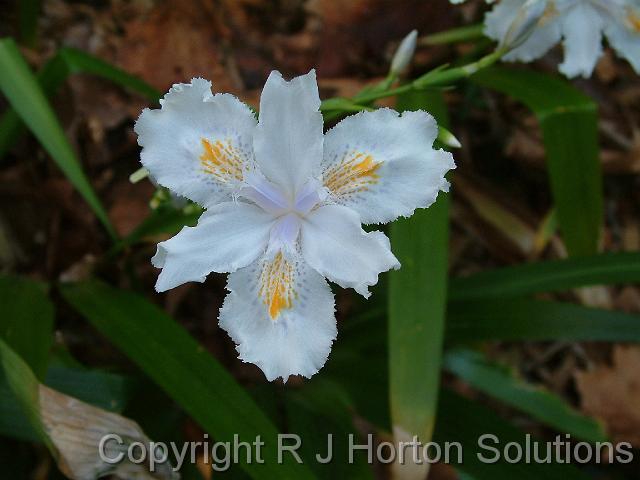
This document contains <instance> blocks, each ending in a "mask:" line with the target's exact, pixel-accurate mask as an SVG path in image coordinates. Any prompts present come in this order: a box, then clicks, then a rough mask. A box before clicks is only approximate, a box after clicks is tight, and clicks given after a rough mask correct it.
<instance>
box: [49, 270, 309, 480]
mask: <svg viewBox="0 0 640 480" xmlns="http://www.w3.org/2000/svg"><path fill="white" fill-rule="evenodd" d="M61 292H62V295H63V297H64V298H65V299H66V300H67V301H68V302H69V303H70V304H71V305H72V306H73V307H74V308H75V309H76V310H78V312H80V313H81V314H82V315H83V316H84V317H85V318H86V319H87V320H88V321H89V322H91V324H92V325H93V326H95V327H96V328H97V329H98V330H99V331H100V332H101V333H102V334H103V335H105V336H106V337H107V338H108V339H109V340H110V341H111V342H113V343H114V345H116V346H117V347H118V348H120V349H121V350H122V351H123V352H124V353H125V354H126V355H127V356H128V357H129V358H131V359H132V360H133V361H134V362H135V363H136V364H137V365H138V366H139V367H140V368H141V369H142V370H143V371H144V372H145V373H146V374H147V375H149V377H150V378H151V379H153V381H154V382H155V383H157V384H158V385H160V386H161V387H162V388H163V389H164V390H165V391H166V392H167V394H169V396H171V397H172V398H173V399H174V400H175V401H176V402H178V403H179V404H180V405H181V406H182V407H183V408H184V410H185V411H186V412H187V413H189V414H190V415H191V416H192V417H193V418H194V420H196V421H197V422H198V423H200V425H202V427H203V428H204V429H205V430H206V431H207V432H209V433H210V434H211V435H212V436H214V437H215V438H216V439H217V440H218V441H233V439H234V435H238V438H239V440H240V441H247V442H249V443H251V442H253V441H254V440H255V439H256V437H257V436H258V435H260V437H261V439H262V440H263V441H264V442H265V446H264V448H263V458H264V464H258V463H256V462H253V463H250V464H249V463H246V458H244V456H241V458H240V461H242V462H243V463H242V464H241V466H242V467H243V468H244V469H245V471H246V472H247V473H249V474H250V475H251V476H252V477H253V478H291V479H294V478H295V479H299V478H312V477H313V475H312V473H311V472H310V471H309V469H308V467H307V466H306V465H299V464H297V463H295V461H294V460H293V459H292V458H291V457H290V456H287V455H285V456H284V463H283V464H282V465H278V463H277V451H276V449H277V440H276V436H277V433H278V432H277V430H276V428H275V427H274V425H273V424H272V423H271V422H270V421H269V419H268V418H267V417H266V416H265V415H264V413H263V412H262V411H261V410H260V408H259V407H258V406H257V405H256V404H255V402H254V401H253V400H252V399H251V397H250V396H249V395H248V394H247V392H246V391H245V390H244V389H243V388H242V387H240V386H239V385H238V384H237V383H236V381H235V380H234V378H233V377H232V376H231V375H230V374H229V373H228V372H227V371H226V369H225V368H224V367H223V366H222V365H220V364H219V363H218V362H217V361H216V360H215V359H214V358H213V357H212V356H211V355H210V354H209V353H207V352H206V350H205V349H204V348H203V347H202V346H201V345H199V344H198V343H197V342H196V341H195V340H194V339H193V338H192V337H191V336H190V335H189V334H188V333H187V332H186V331H185V330H184V329H183V328H182V327H181V326H179V325H178V324H177V323H176V322H175V321H174V320H173V319H172V318H170V317H169V316H168V315H167V314H166V313H164V312H163V311H162V310H160V309H159V308H158V307H156V306H155V305H153V304H151V303H149V302H147V301H146V300H145V299H144V298H142V297H140V296H138V295H135V294H133V293H131V292H125V291H121V290H117V289H115V288H113V287H110V286H108V285H107V284H105V283H102V282H98V281H90V282H85V283H78V284H73V285H72V284H69V285H64V286H62V287H61Z"/></svg>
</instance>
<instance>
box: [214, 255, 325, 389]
mask: <svg viewBox="0 0 640 480" xmlns="http://www.w3.org/2000/svg"><path fill="white" fill-rule="evenodd" d="M227 289H228V290H229V292H230V293H229V294H228V295H227V298H226V299H225V301H224V305H223V306H222V309H221V310H220V326H221V327H222V328H223V329H225V330H226V331H227V332H228V333H229V335H230V336H231V338H232V339H233V341H234V342H235V343H236V344H237V349H238V353H239V355H240V359H241V360H243V361H245V362H250V363H254V364H256V365H257V366H258V367H260V368H261V369H262V371H263V372H264V374H265V376H266V377H267V379H268V380H275V379H276V378H278V377H282V379H283V380H284V381H285V382H286V381H287V379H288V378H289V376H291V375H303V376H305V377H311V376H312V375H313V374H314V373H316V372H317V371H318V370H319V369H320V368H322V366H323V365H324V363H325V362H326V360H327V357H328V356H329V352H330V351H331V344H332V343H333V341H334V340H335V338H336V334H337V330H336V320H335V316H334V301H333V294H332V293H331V290H330V288H329V286H328V285H327V282H326V281H325V280H324V278H322V276H320V275H319V274H318V273H317V272H315V271H314V270H313V269H311V268H310V267H309V266H307V265H306V264H305V263H304V262H302V261H301V260H300V259H299V258H293V257H290V256H286V255H283V254H282V253H278V254H276V255H275V256H273V257H272V258H270V259H269V258H267V257H263V258H261V259H260V260H258V261H256V262H254V263H253V264H251V265H250V266H248V267H245V268H243V269H241V270H238V271H237V272H235V273H232V274H231V275H229V282H228V284H227Z"/></svg>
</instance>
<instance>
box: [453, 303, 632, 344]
mask: <svg viewBox="0 0 640 480" xmlns="http://www.w3.org/2000/svg"><path fill="white" fill-rule="evenodd" d="M481 340H526V341H536V340H571V341H606V342H638V341H640V316H637V315H629V314H627V313H621V312H614V311H609V310H600V309H596V308H588V307H583V306H580V305H574V304H572V303H562V302H551V301H542V300H531V299H523V298H505V299H501V300H500V301H496V300H495V299H487V300H469V301H466V302H452V303H450V304H449V308H448V316H447V341H448V342H450V343H454V342H467V341H481Z"/></svg>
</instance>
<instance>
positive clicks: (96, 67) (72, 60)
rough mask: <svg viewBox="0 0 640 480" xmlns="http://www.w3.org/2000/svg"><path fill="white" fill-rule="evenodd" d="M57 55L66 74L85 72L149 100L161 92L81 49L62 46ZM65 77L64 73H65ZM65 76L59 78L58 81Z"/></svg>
mask: <svg viewBox="0 0 640 480" xmlns="http://www.w3.org/2000/svg"><path fill="white" fill-rule="evenodd" d="M58 55H59V56H60V57H61V58H62V59H63V60H64V62H65V64H66V66H67V70H68V74H67V75H69V74H74V73H87V74H90V75H95V76H97V77H101V78H103V79H105V80H109V81H111V82H113V83H115V84H116V85H120V86H121V87H124V88H128V89H130V90H132V91H134V92H136V93H139V94H140V95H142V96H144V97H146V98H147V99H148V100H149V101H151V102H157V101H158V100H160V97H161V96H162V94H161V93H160V92H159V91H158V90H156V89H155V88H153V87H152V86H151V85H149V84H148V83H147V82H145V81H144V80H142V79H140V78H138V77H136V76H135V75H131V74H130V73H127V72H125V71H124V70H122V69H120V68H118V67H114V66H113V65H111V64H110V63H107V62H105V61H104V60H101V59H99V58H98V57H94V56H93V55H90V54H88V53H86V52H83V51H82V50H77V49H75V48H70V47H64V48H61V49H60V50H59V51H58ZM65 77H66V75H65ZM65 79H66V78H62V79H60V82H61V81H63V80H65Z"/></svg>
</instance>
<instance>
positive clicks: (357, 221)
mask: <svg viewBox="0 0 640 480" xmlns="http://www.w3.org/2000/svg"><path fill="white" fill-rule="evenodd" d="M160 104H161V108H160V109H156V110H150V109H145V110H144V111H143V112H142V114H141V115H140V118H139V119H138V121H137V122H136V125H135V131H136V133H137V134H138V142H139V144H140V145H141V146H142V153H141V160H142V164H143V165H144V166H145V167H146V168H147V169H148V170H149V172H150V175H152V176H153V178H154V179H155V180H156V181H157V182H158V183H159V184H160V185H162V186H164V187H166V188H168V189H170V190H171V191H172V192H174V193H176V194H178V195H181V196H184V197H186V198H189V199H191V200H192V201H194V202H196V203H198V204H200V205H202V206H203V207H204V208H205V211H204V213H203V214H202V216H201V217H200V219H199V221H198V224H197V226H195V227H184V228H183V229H182V230H181V231H180V232H179V233H178V234H177V235H176V236H174V237H173V238H171V239H169V240H167V241H164V242H162V243H160V244H159V245H158V248H157V252H156V254H155V256H154V257H153V259H152V263H153V265H155V266H156V267H159V268H161V269H162V271H161V273H160V275H159V277H158V280H157V283H156V290H157V291H159V292H162V291H165V290H169V289H171V288H174V287H177V286H178V285H181V284H183V283H185V282H192V281H194V282H203V281H204V280H205V277H206V276H207V275H208V274H209V273H211V272H223V273H224V272H229V273H230V275H229V279H228V283H227V289H228V291H229V294H228V295H227V297H226V299H225V301H224V304H223V306H222V309H221V310H220V315H219V321H220V326H221V327H222V328H223V329H225V330H226V331H227V332H228V333H229V335H230V336H231V338H232V339H233V340H234V342H235V343H236V344H237V349H238V352H239V356H240V358H241V359H242V360H243V361H245V362H251V363H255V364H256V365H258V366H259V367H260V368H261V369H262V371H263V372H264V374H265V375H266V377H267V378H268V379H269V380H274V379H276V378H278V377H282V378H283V379H284V380H285V381H286V380H287V378H288V377H289V376H290V375H296V374H299V375H303V376H306V377H310V376H311V375H313V374H314V373H316V372H317V371H318V370H319V369H320V368H321V367H322V366H323V364H324V363H325V361H326V359H327V357H328V355H329V351H330V350H331V345H332V343H333V341H334V339H335V337H336V320H335V316H334V299H333V294H332V292H331V289H330V288H329V285H328V284H327V282H326V280H325V278H326V279H328V280H330V281H332V282H335V283H337V284H338V285H340V286H342V287H345V288H347V287H350V288H354V289H355V290H356V291H357V292H358V293H360V294H362V295H364V296H365V297H367V296H369V292H368V287H370V286H372V285H375V284H376V283H377V281H378V275H379V274H380V273H381V272H385V271H387V270H389V269H392V268H393V269H397V268H399V267H400V264H399V263H398V260H397V259H396V257H395V256H394V255H393V253H392V252H391V249H390V245H389V239H388V238H387V237H386V236H385V235H384V234H383V233H382V232H378V231H373V232H370V233H367V232H365V231H364V230H363V229H362V227H361V223H365V224H372V223H386V222H390V221H392V220H394V219H396V218H397V217H399V216H410V215H411V214H412V213H413V212H414V210H415V209H416V208H424V207H428V206H429V205H431V204H432V203H433V202H434V201H435V199H436V196H437V195H438V192H439V191H440V190H443V191H446V190H447V189H448V186H449V184H448V182H447V181H446V179H445V177H444V175H445V173H446V172H447V171H448V170H450V169H452V168H455V165H454V163H453V158H452V156H451V154H450V153H448V152H445V151H443V150H434V149H433V142H434V140H435V138H436V136H437V125H436V122H435V120H434V119H433V117H432V116H431V115H429V114H428V113H426V112H423V111H417V112H406V113H404V114H402V115H400V114H398V113H397V112H395V111H393V110H390V109H387V108H383V109H379V110H376V111H372V112H363V113H359V114H357V115H353V116H351V117H348V118H346V119H345V120H343V121H341V122H340V123H339V124H338V125H336V126H335V127H334V128H333V129H331V130H330V131H328V132H327V133H326V134H324V135H323V120H322V114H321V113H320V110H319V107H320V98H319V95H318V87H317V83H316V77H315V72H314V71H313V70H312V71H311V72H309V73H308V74H307V75H303V76H300V77H296V78H294V79H293V80H291V81H285V80H284V79H283V78H282V76H281V75H280V73H278V72H272V73H271V75H270V76H269V78H268V80H267V82H266V85H265V87H264V90H263V92H262V96H261V99H260V114H259V121H258V120H257V119H256V117H255V115H254V113H253V111H252V110H251V109H250V108H249V107H248V106H246V105H245V104H243V103H242V102H240V100H238V99H237V98H236V97H234V96H232V95H229V94H224V93H218V94H215V95H213V94H212V93H211V83H210V82H208V81H206V80H203V79H200V78H196V79H193V80H192V81H191V83H189V84H177V85H174V86H173V87H172V88H171V89H170V90H169V92H168V93H167V94H166V95H165V97H164V98H163V99H162V100H161V101H160Z"/></svg>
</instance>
